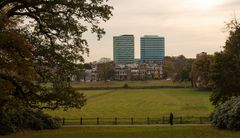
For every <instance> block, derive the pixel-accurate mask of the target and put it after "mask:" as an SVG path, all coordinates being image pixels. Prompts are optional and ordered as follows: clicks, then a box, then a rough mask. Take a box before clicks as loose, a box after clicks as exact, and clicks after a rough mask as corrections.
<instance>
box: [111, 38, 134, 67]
mask: <svg viewBox="0 0 240 138" xmlns="http://www.w3.org/2000/svg"><path fill="white" fill-rule="evenodd" d="M113 59H114V62H115V63H116V64H131V63H133V62H134V36H133V35H121V36H114V37H113Z"/></svg>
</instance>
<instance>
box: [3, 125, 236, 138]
mask: <svg viewBox="0 0 240 138" xmlns="http://www.w3.org/2000/svg"><path fill="white" fill-rule="evenodd" d="M0 137H1V136H0ZM239 137H240V132H234V131H226V130H218V129H215V128H213V127H211V126H181V127H180V126H174V127H170V126H169V127H166V126H158V127H154V126H149V127H144V126H141V127H82V128H62V129H59V130H45V131H27V132H21V133H17V134H14V135H11V136H5V137H2V138H239Z"/></svg>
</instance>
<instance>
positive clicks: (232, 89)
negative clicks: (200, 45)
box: [210, 19, 240, 105]
mask: <svg viewBox="0 0 240 138" xmlns="http://www.w3.org/2000/svg"><path fill="white" fill-rule="evenodd" d="M227 28H228V29H229V38H228V39H227V41H226V43H225V46H224V50H223V51H221V52H218V53H215V55H214V58H213V63H212V66H211V72H210V77H211V79H212V83H213V94H212V96H211V101H212V102H213V104H214V105H218V104H221V103H223V102H225V101H226V100H228V99H230V98H231V97H233V96H240V85H239V82H240V23H239V22H238V21H237V20H236V19H234V20H232V21H231V22H230V23H229V24H227Z"/></svg>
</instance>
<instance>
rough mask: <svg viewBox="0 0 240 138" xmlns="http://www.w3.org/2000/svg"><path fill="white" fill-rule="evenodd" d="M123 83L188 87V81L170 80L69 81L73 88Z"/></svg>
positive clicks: (142, 85)
mask: <svg viewBox="0 0 240 138" xmlns="http://www.w3.org/2000/svg"><path fill="white" fill-rule="evenodd" d="M125 84H127V85H128V86H129V87H151V86H152V87H156V86H158V87H159V86H167V87H170V86H175V87H177V86H178V87H190V86H191V83H190V82H182V83H180V82H172V81H110V82H77V83H71V85H72V86H73V87H74V88H107V87H109V88H111V87H114V88H115V87H118V88H122V87H123V86H124V85H125Z"/></svg>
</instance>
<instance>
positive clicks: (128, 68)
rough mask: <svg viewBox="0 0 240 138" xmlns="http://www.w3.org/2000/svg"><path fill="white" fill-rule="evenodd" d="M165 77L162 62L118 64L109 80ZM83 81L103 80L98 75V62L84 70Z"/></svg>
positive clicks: (157, 78) (158, 78)
mask: <svg viewBox="0 0 240 138" xmlns="http://www.w3.org/2000/svg"><path fill="white" fill-rule="evenodd" d="M162 77H163V68H162V64H153V63H152V64H146V63H135V64H125V65H123V64H116V65H115V68H114V74H113V76H112V77H110V78H109V80H111V81H113V80H115V81H125V80H136V81H137V80H160V79H162ZM81 81H86V82H91V81H101V79H100V78H99V77H98V69H97V64H92V69H86V70H84V75H82V78H81Z"/></svg>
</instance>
